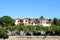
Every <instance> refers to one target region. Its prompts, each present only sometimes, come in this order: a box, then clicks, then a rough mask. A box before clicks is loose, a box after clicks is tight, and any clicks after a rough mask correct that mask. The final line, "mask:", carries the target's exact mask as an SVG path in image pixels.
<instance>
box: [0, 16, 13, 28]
mask: <svg viewBox="0 0 60 40" xmlns="http://www.w3.org/2000/svg"><path fill="white" fill-rule="evenodd" d="M0 25H1V26H2V27H7V26H8V25H14V19H12V18H11V17H10V16H3V17H1V18H0Z"/></svg>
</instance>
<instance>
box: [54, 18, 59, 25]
mask: <svg viewBox="0 0 60 40" xmlns="http://www.w3.org/2000/svg"><path fill="white" fill-rule="evenodd" d="M53 24H54V25H55V26H58V19H57V18H53Z"/></svg>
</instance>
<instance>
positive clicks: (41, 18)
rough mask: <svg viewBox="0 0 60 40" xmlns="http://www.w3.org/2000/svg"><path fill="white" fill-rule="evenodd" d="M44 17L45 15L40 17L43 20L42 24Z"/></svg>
mask: <svg viewBox="0 0 60 40" xmlns="http://www.w3.org/2000/svg"><path fill="white" fill-rule="evenodd" d="M43 19H44V17H43V16H41V17H40V20H41V25H42V20H43Z"/></svg>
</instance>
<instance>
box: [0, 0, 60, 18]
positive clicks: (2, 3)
mask: <svg viewBox="0 0 60 40" xmlns="http://www.w3.org/2000/svg"><path fill="white" fill-rule="evenodd" d="M4 15H8V16H11V17H13V18H15V17H19V16H21V17H26V16H28V17H40V16H44V17H47V18H54V17H57V18H60V0H0V17H1V16H4Z"/></svg>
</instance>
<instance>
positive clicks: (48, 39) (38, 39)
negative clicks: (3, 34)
mask: <svg viewBox="0 0 60 40" xmlns="http://www.w3.org/2000/svg"><path fill="white" fill-rule="evenodd" d="M0 40H4V39H0ZM5 40H60V36H9V38H8V39H5Z"/></svg>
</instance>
